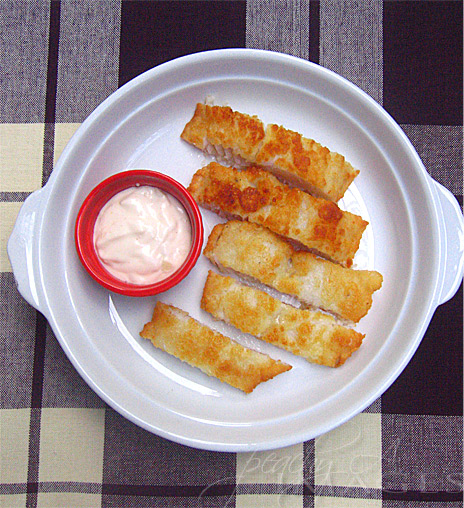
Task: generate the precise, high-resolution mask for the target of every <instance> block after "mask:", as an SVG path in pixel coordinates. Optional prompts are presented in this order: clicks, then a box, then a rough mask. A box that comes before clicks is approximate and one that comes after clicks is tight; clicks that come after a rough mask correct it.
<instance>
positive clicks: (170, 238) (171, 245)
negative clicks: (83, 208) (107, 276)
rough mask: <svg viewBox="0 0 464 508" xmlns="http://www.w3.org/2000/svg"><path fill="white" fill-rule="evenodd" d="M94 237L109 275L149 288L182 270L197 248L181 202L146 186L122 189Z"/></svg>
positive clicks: (108, 206)
mask: <svg viewBox="0 0 464 508" xmlns="http://www.w3.org/2000/svg"><path fill="white" fill-rule="evenodd" d="M93 239H94V245H95V249H96V251H97V254H98V257H99V258H100V261H101V263H102V264H103V266H104V267H105V268H106V270H107V271H108V272H110V273H111V274H112V275H113V276H114V277H116V278H118V279H119V280H122V281H124V282H128V283H131V284H137V285H147V284H153V283H155V282H159V281H161V280H163V279H166V278H167V277H169V276H170V275H171V274H173V273H174V272H175V271H176V270H177V269H178V268H180V266H181V265H182V263H183V262H184V261H185V259H186V257H187V255H188V253H189V250H190V247H191V244H192V230H191V225H190V220H189V217H188V215H187V212H186V211H185V209H184V207H183V206H182V205H181V204H180V203H179V201H178V200H177V199H176V198H174V197H173V196H171V195H170V194H168V193H166V192H163V191H161V190H159V189H157V188H155V187H150V186H145V185H144V186H136V187H131V188H129V189H126V190H123V191H121V192H119V193H118V194H116V195H115V196H113V197H112V198H111V199H110V200H109V201H108V202H107V203H106V204H105V206H104V207H103V208H102V209H101V211H100V213H99V215H98V217H97V220H96V222H95V228H94V233H93Z"/></svg>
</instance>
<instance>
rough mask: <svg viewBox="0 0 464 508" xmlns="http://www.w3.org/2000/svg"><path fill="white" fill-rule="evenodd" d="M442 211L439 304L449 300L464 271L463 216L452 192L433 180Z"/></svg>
mask: <svg viewBox="0 0 464 508" xmlns="http://www.w3.org/2000/svg"><path fill="white" fill-rule="evenodd" d="M433 182H434V184H435V187H436V189H437V194H438V197H439V201H440V204H441V208H442V212H443V226H444V238H443V239H442V248H443V251H444V267H445V269H444V273H443V286H442V288H441V293H440V295H439V298H438V301H439V305H441V304H442V303H445V302H447V301H448V300H450V299H451V298H452V297H453V296H454V295H455V293H456V291H457V290H458V289H459V286H460V284H461V282H462V279H463V272H464V217H463V214H462V212H461V209H460V207H459V203H458V202H457V200H456V198H455V197H454V196H453V194H452V193H451V192H450V191H449V190H448V189H447V188H446V187H443V185H441V184H440V183H438V182H437V181H435V180H434V181H433Z"/></svg>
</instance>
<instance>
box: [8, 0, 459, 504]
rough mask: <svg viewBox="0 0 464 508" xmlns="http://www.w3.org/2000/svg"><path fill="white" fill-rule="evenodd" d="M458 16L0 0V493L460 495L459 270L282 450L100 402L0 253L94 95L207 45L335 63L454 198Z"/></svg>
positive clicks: (454, 6)
mask: <svg viewBox="0 0 464 508" xmlns="http://www.w3.org/2000/svg"><path fill="white" fill-rule="evenodd" d="M462 18H463V6H462V2H460V1H440V0H436V1H428V0H422V1H396V0H392V1H383V2H382V1H381V0H321V1H314V0H222V1H221V0H211V1H198V0H192V1H187V0H185V1H184V0H158V1H126V0H100V1H94V0H81V1H79V2H77V1H64V0H61V1H46V2H31V1H27V0H21V1H18V0H3V1H2V2H0V34H1V35H0V174H1V177H2V180H1V183H0V210H1V218H2V219H1V221H0V232H1V245H0V247H1V249H2V250H1V252H0V256H1V257H0V261H1V274H0V313H1V314H0V319H1V328H0V334H1V341H0V348H1V363H0V379H1V381H0V386H1V388H0V394H1V398H0V418H1V419H0V439H1V441H0V505H1V506H5V507H8V508H9V507H15V506H28V507H36V506H37V507H47V508H51V507H58V506H63V507H73V506H77V507H124V508H129V507H137V508H142V507H157V508H160V507H179V506H184V507H190V506H191V507H223V506H227V507H251V506H253V507H254V506H256V507H264V506H266V507H268V506H269V507H273V506H285V507H287V506H288V507H294V506H295V507H296V506H299V507H315V508H326V507H327V508H328V507H337V508H338V507H341V508H344V507H347V508H351V507H353V508H357V507H359V508H361V507H384V508H397V507H407V508H425V507H430V508H444V507H446V508H455V507H459V506H462V486H463V475H462V470H463V460H462V457H463V453H462V452H463V450H462V441H463V432H462V429H463V427H462V425H463V420H462V406H463V387H462V381H463V368H462V367H463V363H462V357H463V354H462V352H463V313H462V309H463V301H462V285H461V288H460V290H459V291H458V293H457V294H456V296H455V297H454V298H453V299H452V300H451V301H450V302H448V303H446V304H444V305H442V306H441V307H439V308H438V310H437V312H436V313H435V315H434V318H433V319H432V322H431V324H430V326H429V328H428V330H427V332H426V334H425V337H424V339H423V341H422V343H421V345H420V347H419V349H418V351H417V353H416V354H415V356H414V357H413V359H412V360H411V362H410V364H409V365H408V366H407V368H406V369H405V371H404V372H403V373H402V375H401V376H400V377H399V378H398V380H397V381H396V382H395V383H394V384H393V385H392V386H391V388H390V389H389V390H388V391H387V392H386V393H385V394H384V395H383V396H382V397H381V398H380V399H379V400H377V401H376V402H375V403H374V404H372V405H371V406H370V407H369V408H367V409H366V410H365V411H364V412H363V413H362V414H360V415H358V416H357V417H355V418H353V419H352V420H351V421H350V422H347V423H346V424H345V425H343V426H341V427H340V428H338V429H335V430H334V431H332V432H330V433H328V434H327V435H324V436H321V437H320V438H317V439H315V440H311V441H308V442H306V443H302V444H301V445H295V446H293V447H289V448H286V449H282V450H275V451H269V452H262V453H249V454H247V453H237V454H235V453H215V452H207V451H201V450H195V449H192V448H188V447H185V446H181V445H178V444H175V443H172V442H170V441H167V440H165V439H162V438H160V437H158V436H155V435H152V434H150V433H148V432H146V431H144V430H142V429H140V428H138V427H137V426H135V425H134V424H132V423H130V422H129V421H127V420H125V419H124V418H123V417H121V416H120V415H119V414H118V413H116V412H115V411H113V410H112V409H111V408H109V407H108V406H106V404H105V403H103V402H102V401H101V400H100V399H99V398H98V396H97V395H95V394H94V392H92V391H91V390H90V389H89V388H88V387H87V385H86V384H85V383H84V381H83V380H82V379H81V378H80V377H79V375H78V374H77V373H76V371H75V370H74V368H73V367H72V366H71V364H70V362H69V361H68V359H67V358H66V357H65V355H64V353H63V351H62V350H61V348H60V346H59V344H58V342H57V340H56V338H55V337H54V335H53V333H52V332H51V330H50V327H49V326H48V324H47V322H46V320H45V318H44V317H43V316H42V315H41V314H40V313H39V312H36V311H35V310H34V309H32V308H31V307H30V306H29V305H28V304H27V303H26V302H25V301H24V300H23V299H22V298H21V297H20V295H19V293H18V292H17V289H16V285H15V281H14V278H13V275H12V273H11V267H10V266H9V262H8V260H7V257H6V252H5V246H6V240H7V238H8V235H9V231H11V227H12V225H13V222H14V218H15V216H16V214H17V212H18V210H19V207H20V204H21V203H22V201H24V199H25V198H26V197H27V196H28V195H29V194H30V193H31V192H33V191H34V190H36V189H38V188H40V186H42V185H43V184H45V183H46V181H47V179H48V176H49V175H50V173H51V171H52V169H53V164H54V161H55V160H56V156H57V154H58V153H59V151H60V150H61V149H62V147H63V145H64V144H65V142H66V140H67V139H69V137H70V135H71V134H72V132H74V130H75V128H76V127H77V126H78V125H79V124H80V123H81V122H82V121H83V120H84V119H85V118H86V116H87V115H88V114H89V113H90V112H91V111H92V110H93V109H94V108H95V107H96V106H97V105H98V104H99V103H101V102H102V101H103V100H104V99H105V98H106V97H107V96H109V95H110V94H111V93H112V92H114V91H115V90H116V89H117V88H118V87H119V86H121V85H123V84H124V83H126V82H127V81H129V80H130V79H132V78H133V77H135V76H137V75H139V74H140V73H142V72H144V71H146V70H147V69H150V68H152V67H154V66H156V65H158V64H160V63H163V62H166V61H168V60H171V59H172V58H175V57H178V56H181V55H186V54H189V53H194V52H198V51H203V50H208V49H215V48H227V47H250V48H261V49H270V50H274V51H280V52H283V53H289V54H292V55H296V56H299V57H302V58H305V59H308V60H311V61H313V62H316V63H319V64H321V65H323V66H325V67H327V68H330V69H332V70H334V71H336V72H338V73H339V74H341V75H343V76H345V77H347V78H348V79H349V80H351V81H352V82H354V83H355V84H357V85H358V86H360V87H361V88H363V89H364V90H365V91H366V92H367V93H369V94H370V95H371V96H372V97H373V98H374V99H375V100H376V101H378V102H379V103H381V104H382V105H383V106H384V108H385V109H386V110H387V111H388V112H389V113H390V114H391V115H392V116H393V117H394V119H395V120H396V121H397V122H398V123H399V124H400V125H401V127H402V128H403V129H404V131H405V133H406V134H407V135H408V137H409V138H410V139H411V141H412V143H413V144H414V146H415V148H416V149H417V151H418V153H419V155H420V156H421V158H422V160H423V161H424V164H425V165H426V167H427V170H428V171H429V172H430V174H431V175H432V176H433V177H434V178H435V179H436V180H438V181H439V182H440V183H442V184H443V185H445V186H446V187H447V188H448V189H450V190H451V191H452V192H453V194H454V195H455V196H456V197H457V199H458V200H459V202H460V203H461V206H462V194H463V181H462V171H463V167H462V160H463V153H462V145H463V139H462V116H463V109H462V92H463V86H462V78H463V74H462V71H463V69H462V57H463V52H462V32H463V31H462ZM24 139H26V140H27V141H24Z"/></svg>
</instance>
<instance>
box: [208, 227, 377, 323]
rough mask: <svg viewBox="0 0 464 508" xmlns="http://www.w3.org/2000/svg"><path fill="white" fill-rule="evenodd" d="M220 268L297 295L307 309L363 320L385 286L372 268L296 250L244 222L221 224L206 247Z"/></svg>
mask: <svg viewBox="0 0 464 508" xmlns="http://www.w3.org/2000/svg"><path fill="white" fill-rule="evenodd" d="M204 254H205V256H206V257H207V258H208V259H210V260H211V261H212V262H213V263H214V264H216V265H217V266H218V267H219V268H220V269H224V270H231V271H234V272H237V273H241V274H243V275H245V276H246V277H249V278H251V279H253V280H256V281H259V282H260V283H262V284H265V285H267V286H269V287H272V288H274V289H276V290H277V291H279V292H281V293H285V294H288V295H293V296H295V297H296V298H298V299H299V300H300V301H301V302H303V303H304V304H305V305H306V306H313V307H318V308H321V309H323V310H325V311H328V312H331V313H333V314H335V315H337V316H339V317H341V318H343V319H346V320H349V321H353V322H358V321H359V320H360V319H361V318H362V317H363V316H365V315H366V314H367V312H368V311H369V309H370V308H371V305H372V296H373V293H374V292H375V291H377V290H378V289H380V287H381V286H382V281H383V278H382V275H381V274H380V273H378V272H376V271H373V270H352V269H349V268H343V267H342V266H339V265H337V264H335V263H331V262H330V261H326V260H324V259H321V258H318V257H317V256H315V255H314V254H311V253H310V252H304V251H296V250H295V249H294V248H293V247H292V246H291V245H290V244H289V243H288V242H286V241H285V240H283V239H282V238H280V237H279V236H277V235H275V234H274V233H272V232H271V231H269V230H268V229H266V228H263V227H260V226H258V225H255V224H251V223H248V222H241V221H230V222H228V223H226V224H218V225H216V226H215V227H214V228H213V230H212V232H211V234H210V236H209V238H208V242H207V244H206V247H205V249H204Z"/></svg>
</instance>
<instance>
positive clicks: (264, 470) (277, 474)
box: [236, 444, 303, 485]
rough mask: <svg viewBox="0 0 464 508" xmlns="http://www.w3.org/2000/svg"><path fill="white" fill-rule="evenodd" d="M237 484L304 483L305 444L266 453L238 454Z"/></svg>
mask: <svg viewBox="0 0 464 508" xmlns="http://www.w3.org/2000/svg"><path fill="white" fill-rule="evenodd" d="M236 482H237V484H241V483H262V484H264V483H280V484H284V483H285V484H297V485H299V484H302V483H303V444H297V445H294V446H289V447H287V448H281V449H278V450H271V451H265V452H242V453H237V469H236Z"/></svg>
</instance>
